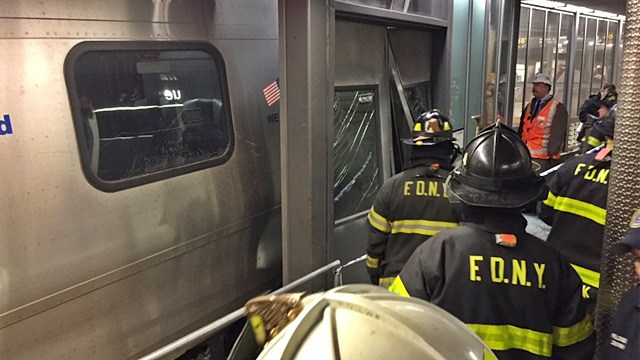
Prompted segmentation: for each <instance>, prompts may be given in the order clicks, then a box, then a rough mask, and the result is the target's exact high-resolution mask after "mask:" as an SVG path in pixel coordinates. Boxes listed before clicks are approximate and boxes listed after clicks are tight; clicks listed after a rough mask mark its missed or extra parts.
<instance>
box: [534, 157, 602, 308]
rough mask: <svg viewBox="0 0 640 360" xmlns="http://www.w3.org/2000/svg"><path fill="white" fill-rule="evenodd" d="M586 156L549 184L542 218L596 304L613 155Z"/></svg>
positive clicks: (563, 168)
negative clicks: (611, 156)
mask: <svg viewBox="0 0 640 360" xmlns="http://www.w3.org/2000/svg"><path fill="white" fill-rule="evenodd" d="M596 156H597V154H595V153H594V154H584V155H581V156H578V157H575V158H573V159H571V160H569V161H567V162H565V163H564V164H563V165H562V166H561V167H560V168H559V169H558V171H557V172H556V174H555V175H554V176H553V178H551V179H550V180H549V181H548V183H547V185H548V186H549V194H548V196H547V199H546V200H545V201H544V202H543V204H542V209H541V212H540V215H539V217H540V219H541V220H543V221H544V222H546V223H547V224H550V225H551V230H550V231H549V236H548V237H547V242H548V243H549V244H550V245H551V246H553V247H554V248H556V249H558V251H560V253H561V254H562V255H564V256H565V257H566V258H567V259H568V260H569V261H570V262H571V264H573V265H574V266H576V270H578V273H579V274H580V277H581V278H582V280H583V282H584V284H585V295H586V298H587V299H590V300H589V302H590V303H595V295H596V289H597V288H598V287H599V279H600V257H601V252H602V239H603V236H604V223H605V220H606V216H607V210H606V209H607V191H608V188H609V169H610V167H611V158H610V156H607V157H605V158H604V159H603V160H602V161H600V160H596V159H595V158H596Z"/></svg>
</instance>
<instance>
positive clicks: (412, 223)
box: [391, 220, 458, 235]
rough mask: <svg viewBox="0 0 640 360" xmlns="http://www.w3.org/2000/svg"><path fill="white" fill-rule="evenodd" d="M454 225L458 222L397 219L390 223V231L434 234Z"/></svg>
mask: <svg viewBox="0 0 640 360" xmlns="http://www.w3.org/2000/svg"><path fill="white" fill-rule="evenodd" d="M456 226H458V223H455V222H448V221H430V220H397V221H394V222H392V223H391V233H392V234H397V233H403V234H421V235H435V234H437V233H439V232H440V231H442V230H445V229H451V228H454V227H456Z"/></svg>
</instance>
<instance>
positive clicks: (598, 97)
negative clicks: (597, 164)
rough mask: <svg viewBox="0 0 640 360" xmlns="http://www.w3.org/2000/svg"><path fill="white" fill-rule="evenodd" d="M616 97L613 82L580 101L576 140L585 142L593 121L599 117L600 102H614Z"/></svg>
mask: <svg viewBox="0 0 640 360" xmlns="http://www.w3.org/2000/svg"><path fill="white" fill-rule="evenodd" d="M617 99H618V93H617V92H616V86H615V85H613V84H606V85H605V86H603V87H602V89H600V92H598V93H597V94H593V95H591V96H589V97H588V98H587V99H586V100H585V101H584V103H582V106H580V111H579V112H578V119H580V129H579V130H578V139H577V140H578V142H580V143H585V141H586V140H587V138H588V136H589V132H590V131H591V128H593V123H594V122H596V121H598V120H599V119H600V118H601V117H600V115H599V109H600V104H601V103H602V102H603V101H604V100H608V101H613V102H616V101H617ZM583 150H584V149H583ZM582 152H584V151H582Z"/></svg>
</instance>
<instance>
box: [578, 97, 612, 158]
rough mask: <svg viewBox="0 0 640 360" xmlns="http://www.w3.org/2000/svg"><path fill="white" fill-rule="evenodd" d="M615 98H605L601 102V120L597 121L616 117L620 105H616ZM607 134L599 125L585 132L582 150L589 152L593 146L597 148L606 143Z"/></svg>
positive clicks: (599, 113) (599, 111)
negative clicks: (599, 128)
mask: <svg viewBox="0 0 640 360" xmlns="http://www.w3.org/2000/svg"><path fill="white" fill-rule="evenodd" d="M616 104H617V103H616V101H615V100H604V101H602V103H601V104H600V108H599V109H598V115H599V117H600V118H599V120H598V121H597V122H596V123H598V122H601V121H602V119H604V118H606V117H609V118H610V119H615V117H616V115H615V114H616V112H617V111H618V106H617V105H616ZM605 142H606V141H605V134H603V133H602V132H601V131H600V130H598V128H597V127H592V129H591V131H589V132H587V133H585V138H584V142H583V143H582V144H581V149H582V150H583V151H582V152H583V153H584V152H587V151H589V150H591V149H593V148H596V147H598V146H600V145H603V144H604V143H605Z"/></svg>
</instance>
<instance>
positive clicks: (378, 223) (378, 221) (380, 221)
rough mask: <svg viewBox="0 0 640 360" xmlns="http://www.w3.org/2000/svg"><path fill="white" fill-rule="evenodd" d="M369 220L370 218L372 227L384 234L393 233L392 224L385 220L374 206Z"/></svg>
mask: <svg viewBox="0 0 640 360" xmlns="http://www.w3.org/2000/svg"><path fill="white" fill-rule="evenodd" d="M368 218H369V224H371V226H373V227H374V228H376V229H378V230H380V231H382V232H384V233H388V232H390V231H391V224H389V220H387V219H385V218H384V217H383V216H382V215H380V214H378V213H377V212H376V210H375V209H374V208H373V206H372V207H371V210H370V211H369V216H368Z"/></svg>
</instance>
